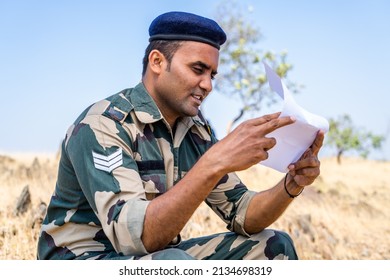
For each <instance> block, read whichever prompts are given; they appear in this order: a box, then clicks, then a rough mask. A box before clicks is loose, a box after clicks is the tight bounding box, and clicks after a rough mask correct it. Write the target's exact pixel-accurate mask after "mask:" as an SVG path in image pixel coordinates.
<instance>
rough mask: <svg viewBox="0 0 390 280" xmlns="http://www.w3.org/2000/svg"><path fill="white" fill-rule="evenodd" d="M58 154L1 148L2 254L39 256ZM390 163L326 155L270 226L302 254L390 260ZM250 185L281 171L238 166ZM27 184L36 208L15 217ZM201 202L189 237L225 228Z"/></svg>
mask: <svg viewBox="0 0 390 280" xmlns="http://www.w3.org/2000/svg"><path fill="white" fill-rule="evenodd" d="M56 173H57V158H56V157H55V156H50V155H32V156H26V155H12V157H10V156H1V155H0V188H1V189H2V193H3V195H2V196H1V197H0V205H1V206H0V225H1V226H0V259H3V260H4V259H7V260H11V259H19V260H20V259H35V258H36V241H37V236H38V231H39V226H34V227H32V223H33V221H34V218H33V216H34V213H35V211H36V209H37V208H38V206H39V205H40V203H41V202H42V201H43V202H48V201H49V198H50V196H51V194H52V191H53V188H54V185H55V176H56ZM389 173H390V162H380V161H368V160H362V159H353V158H349V159H344V161H343V163H342V164H341V165H338V164H337V163H336V161H335V159H323V160H322V174H321V176H320V177H319V178H318V179H317V181H316V182H315V183H314V184H313V186H311V187H308V188H306V190H305V191H304V192H303V194H302V195H301V196H300V197H299V198H297V199H296V200H295V201H294V202H293V204H292V205H291V206H290V207H289V208H288V209H287V211H286V212H285V213H284V215H283V216H282V217H281V218H280V219H279V220H278V221H277V222H276V223H275V224H273V225H272V226H271V227H273V228H277V229H281V230H285V231H287V232H289V233H290V234H291V236H292V237H293V239H294V242H295V245H296V248H297V250H298V254H299V255H300V258H301V259H315V260H320V259H336V260H337V259H354V260H358V259H359V260H361V259H365V260H370V259H375V260H378V259H390V241H388V239H387V236H388V235H389V233H390V222H389V220H390V219H389V218H390V208H389V207H388V206H387V205H388V201H389V200H390V180H389V177H388V174H389ZM240 177H241V178H242V180H243V181H244V182H245V183H246V184H247V185H248V186H257V187H256V188H255V187H253V189H255V190H262V189H265V188H267V187H268V186H271V185H273V184H274V183H276V182H277V181H278V180H280V179H281V178H282V174H280V173H278V172H276V171H273V170H271V169H268V168H266V167H263V166H261V165H257V166H254V167H252V168H251V169H249V170H246V171H244V172H240ZM26 185H28V186H29V190H30V192H31V207H30V208H29V209H28V211H27V212H26V213H24V214H21V215H18V216H15V214H14V208H15V203H16V201H17V199H18V197H19V195H20V193H21V191H22V189H23V188H24V187H25V186H26ZM225 230H226V229H225V225H224V224H222V223H221V222H220V220H219V219H218V218H217V217H216V215H215V214H214V213H212V212H211V211H210V210H209V209H208V208H207V206H205V205H202V206H201V207H200V208H199V209H198V211H197V212H196V213H195V214H194V215H193V217H192V218H191V220H190V221H189V223H188V224H187V226H186V227H185V229H184V230H183V233H182V234H183V236H184V237H191V236H199V235H203V234H210V233H214V232H216V231H225Z"/></svg>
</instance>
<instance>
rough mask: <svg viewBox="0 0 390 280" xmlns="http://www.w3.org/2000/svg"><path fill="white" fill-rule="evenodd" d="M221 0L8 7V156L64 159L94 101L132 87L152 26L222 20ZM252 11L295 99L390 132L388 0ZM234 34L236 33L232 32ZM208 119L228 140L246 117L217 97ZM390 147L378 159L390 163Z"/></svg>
mask: <svg viewBox="0 0 390 280" xmlns="http://www.w3.org/2000/svg"><path fill="white" fill-rule="evenodd" d="M219 3H220V1H211V0H198V1H180V2H179V1H151V0H144V1H124V0H123V1H119V0H112V1H74V0H73V1H72V0H70V1H43V0H41V1H39V0H36V1H33V0H30V1H27V0H25V1H22V0H9V1H5V0H0V42H1V43H0V96H1V104H2V118H1V119H0V126H1V132H0V133H1V137H0V152H55V151H57V149H58V147H59V145H60V142H61V140H62V138H63V137H64V135H65V132H66V130H67V128H68V126H69V125H70V124H71V123H72V122H73V121H74V119H75V118H76V117H77V116H78V114H79V113H80V112H81V111H82V110H83V109H84V108H85V107H86V106H88V105H90V104H91V103H93V102H95V101H97V100H100V99H102V98H105V97H106V96H108V95H111V94H113V93H116V92H118V91H120V90H122V89H123V88H127V87H132V86H134V85H135V84H136V83H138V81H140V79H141V74H140V73H141V60H142V56H143V53H144V49H145V47H146V46H147V43H148V34H147V30H148V27H149V24H150V22H151V21H152V20H153V19H154V18H155V17H156V16H157V15H159V14H161V13H163V12H167V11H171V10H182V11H187V12H193V13H197V14H200V15H203V16H207V17H213V15H214V14H215V9H216V6H217V5H218V4H219ZM239 3H242V5H252V7H253V12H252V13H251V14H250V19H251V20H254V22H255V24H256V25H257V26H258V27H259V28H260V29H261V31H262V33H263V38H262V40H261V41H260V47H261V48H263V49H265V50H274V51H275V52H280V51H282V50H287V52H288V60H289V62H290V63H292V64H293V65H294V68H293V70H292V71H291V73H290V75H289V78H290V79H291V80H293V81H295V82H297V83H300V84H303V85H304V86H305V88H304V89H303V90H302V91H301V93H300V94H299V95H296V96H295V98H296V100H297V102H298V103H299V104H300V105H301V106H302V107H304V108H305V109H307V110H309V111H311V112H313V113H316V114H319V115H322V116H324V117H327V118H330V117H337V116H339V115H341V114H345V113H347V114H349V115H350V116H351V117H352V119H353V121H354V123H355V125H356V126H358V127H361V128H364V129H367V130H370V131H372V132H374V133H376V134H383V135H386V136H388V137H390V135H389V130H390V113H389V112H390V111H389V109H388V108H387V107H388V104H390V102H389V101H390V97H389V96H390V85H389V81H388V79H389V78H388V76H389V74H390V73H389V66H390V51H389V50H390V20H388V13H389V12H390V2H389V1H385V0H383V1H379V0H373V1H348V0H346V1H335V0H331V1H302V0H297V1H287V0H286V1H280V0H279V1H278V0H276V1H259V0H258V1H254V0H253V1H249V0H245V1H239ZM228 35H229V34H228ZM203 109H204V114H205V115H206V116H207V117H208V119H209V120H210V121H211V122H212V124H213V126H214V127H215V129H216V132H217V135H218V136H219V138H222V137H223V136H224V135H225V128H226V125H227V123H228V121H229V120H230V119H231V118H232V117H233V116H235V115H236V113H237V111H238V106H237V102H236V101H234V100H229V99H227V98H226V97H224V96H223V95H221V94H220V93H218V92H214V93H213V94H211V95H210V96H209V97H208V100H207V101H206V102H205V104H204V106H203ZM389 143H390V140H388V141H387V142H386V143H385V146H384V147H383V149H382V152H381V153H375V154H374V155H373V157H374V158H377V159H387V160H389V159H390V147H389Z"/></svg>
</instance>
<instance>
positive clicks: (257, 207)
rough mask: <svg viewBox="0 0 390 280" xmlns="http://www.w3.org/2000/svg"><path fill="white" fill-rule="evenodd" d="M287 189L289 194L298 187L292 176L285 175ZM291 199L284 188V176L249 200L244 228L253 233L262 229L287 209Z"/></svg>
mask: <svg viewBox="0 0 390 280" xmlns="http://www.w3.org/2000/svg"><path fill="white" fill-rule="evenodd" d="M286 186H287V190H288V191H289V193H291V194H298V193H299V192H300V191H301V190H302V187H299V186H298V185H297V184H296V183H295V181H294V180H293V178H292V176H289V175H288V176H287V181H286ZM292 201H293V199H292V198H291V197H290V196H289V195H288V194H287V192H286V190H285V189H284V178H283V180H281V181H280V182H279V183H277V184H276V185H275V186H274V187H273V188H271V189H269V190H266V191H263V192H259V193H257V194H256V195H255V196H254V197H253V199H252V200H251V202H250V204H249V207H248V210H247V214H246V217H245V223H244V229H245V231H246V232H247V233H249V234H253V233H257V232H260V231H262V230H263V229H265V228H266V227H268V226H269V225H271V224H272V223H273V222H275V221H276V220H277V219H278V218H279V217H280V216H281V215H282V214H283V212H284V211H285V210H286V209H287V207H288V206H289V205H290V203H291V202H292Z"/></svg>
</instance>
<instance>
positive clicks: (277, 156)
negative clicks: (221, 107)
mask: <svg viewBox="0 0 390 280" xmlns="http://www.w3.org/2000/svg"><path fill="white" fill-rule="evenodd" d="M264 66H265V72H266V74H267V78H268V82H269V85H270V87H271V89H272V90H273V91H275V92H276V93H277V94H279V96H280V97H281V98H282V99H284V103H283V110H282V112H281V115H280V117H283V116H293V117H295V118H296V121H295V123H293V124H291V125H287V126H284V127H281V128H279V129H277V130H275V131H273V132H271V133H269V134H268V135H267V137H274V138H275V139H276V145H275V146H274V147H273V148H272V149H271V150H269V151H268V159H267V160H265V161H262V162H260V163H261V164H262V165H265V166H268V167H271V168H273V169H276V170H278V171H280V172H287V171H288V166H289V164H291V163H294V162H296V161H297V160H298V159H299V158H300V157H301V156H302V155H303V153H304V152H305V151H306V150H307V148H309V147H310V145H311V144H312V143H313V141H314V139H315V137H316V135H317V133H318V131H319V130H323V131H324V132H325V133H326V132H328V130H329V122H328V121H327V120H326V119H325V118H324V117H321V116H318V115H315V114H312V113H310V112H308V111H306V110H305V109H303V108H302V107H301V106H299V105H298V104H297V103H296V102H295V100H294V98H293V96H292V94H291V93H290V92H289V90H288V89H287V87H286V86H285V85H284V83H283V82H282V80H281V79H280V77H279V76H278V75H277V74H276V73H275V72H274V71H273V70H272V69H271V68H270V67H269V66H268V65H267V64H266V63H264Z"/></svg>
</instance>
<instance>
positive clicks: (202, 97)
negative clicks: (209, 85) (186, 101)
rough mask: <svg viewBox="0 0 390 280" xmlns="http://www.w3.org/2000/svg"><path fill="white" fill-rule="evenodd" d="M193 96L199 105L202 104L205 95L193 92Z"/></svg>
mask: <svg viewBox="0 0 390 280" xmlns="http://www.w3.org/2000/svg"><path fill="white" fill-rule="evenodd" d="M191 96H192V98H193V99H194V100H195V102H196V103H197V105H198V106H200V105H201V104H202V101H203V99H204V96H203V95H201V94H195V93H194V94H191Z"/></svg>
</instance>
